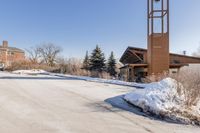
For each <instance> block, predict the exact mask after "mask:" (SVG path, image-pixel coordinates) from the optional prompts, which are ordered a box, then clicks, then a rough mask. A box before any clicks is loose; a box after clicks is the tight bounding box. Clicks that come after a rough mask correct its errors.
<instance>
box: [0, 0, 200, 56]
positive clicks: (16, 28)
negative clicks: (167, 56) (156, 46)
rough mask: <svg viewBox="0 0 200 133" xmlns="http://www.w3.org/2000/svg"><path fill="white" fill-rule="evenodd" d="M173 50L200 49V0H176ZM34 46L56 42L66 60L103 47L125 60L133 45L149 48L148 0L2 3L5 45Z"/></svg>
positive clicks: (5, 0)
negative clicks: (126, 53)
mask: <svg viewBox="0 0 200 133" xmlns="http://www.w3.org/2000/svg"><path fill="white" fill-rule="evenodd" d="M170 13H171V14H170V49H171V51H172V52H178V53H179V52H181V51H183V50H186V51H188V54H190V53H192V52H193V51H195V50H196V49H197V47H198V46H199V45H200V0H171V1H170ZM2 40H8V41H9V43H10V44H11V45H12V46H16V47H20V48H29V47H31V46H34V45H38V44H41V43H44V42H52V43H55V44H56V45H60V46H61V47H62V48H63V53H62V54H63V55H64V56H66V57H82V56H84V55H85V52H86V50H89V52H90V51H91V50H92V49H93V48H94V47H95V45H96V44H99V45H100V47H101V48H102V49H103V50H104V51H105V54H106V56H108V55H109V54H110V51H114V52H115V55H116V57H117V58H119V57H120V56H121V55H122V53H123V52H124V50H125V49H126V48H127V46H135V47H142V48H146V0H1V1H0V41H2Z"/></svg>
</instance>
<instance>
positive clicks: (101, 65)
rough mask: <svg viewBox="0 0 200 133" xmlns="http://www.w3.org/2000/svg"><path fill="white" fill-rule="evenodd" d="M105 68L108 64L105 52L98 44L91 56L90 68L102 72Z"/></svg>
mask: <svg viewBox="0 0 200 133" xmlns="http://www.w3.org/2000/svg"><path fill="white" fill-rule="evenodd" d="M105 68H106V64H105V56H104V53H103V52H102V51H101V49H100V48H99V46H98V45H97V46H96V48H95V49H94V50H93V52H92V54H91V57H90V70H92V71H98V72H102V71H104V70H105Z"/></svg>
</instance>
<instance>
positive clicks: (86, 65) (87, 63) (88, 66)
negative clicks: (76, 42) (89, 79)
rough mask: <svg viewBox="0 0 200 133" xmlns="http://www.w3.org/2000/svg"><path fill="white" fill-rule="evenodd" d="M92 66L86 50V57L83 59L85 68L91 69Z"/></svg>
mask: <svg viewBox="0 0 200 133" xmlns="http://www.w3.org/2000/svg"><path fill="white" fill-rule="evenodd" d="M89 68H90V59H89V56H88V51H87V52H86V55H85V59H84V61H83V69H86V70H89Z"/></svg>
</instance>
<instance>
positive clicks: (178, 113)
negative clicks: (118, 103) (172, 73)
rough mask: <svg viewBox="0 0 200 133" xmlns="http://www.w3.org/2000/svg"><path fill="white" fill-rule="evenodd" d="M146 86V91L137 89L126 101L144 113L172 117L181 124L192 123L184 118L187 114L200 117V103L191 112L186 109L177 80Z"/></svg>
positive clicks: (129, 94) (127, 96)
mask: <svg viewBox="0 0 200 133" xmlns="http://www.w3.org/2000/svg"><path fill="white" fill-rule="evenodd" d="M144 86H145V88H144V89H136V90H134V91H133V92H131V93H128V94H126V95H125V96H124V99H125V100H126V101H127V102H129V103H131V104H133V105H135V106H137V107H140V108H142V109H143V111H144V112H150V113H153V114H156V115H158V116H164V117H168V118H169V117H170V118H171V119H173V120H180V121H181V122H186V120H187V122H186V123H188V122H190V121H188V120H189V118H188V117H185V116H182V114H184V113H185V112H188V113H189V115H190V114H191V115H193V116H195V117H197V118H198V117H200V103H199V105H198V106H193V107H192V108H191V110H190V111H189V110H187V108H185V107H184V103H185V101H184V95H183V93H182V92H179V91H180V90H178V89H179V87H182V86H181V84H180V83H178V82H177V81H176V80H174V79H171V78H166V79H164V80H162V81H160V82H154V83H150V84H145V85H144ZM178 92H179V93H178Z"/></svg>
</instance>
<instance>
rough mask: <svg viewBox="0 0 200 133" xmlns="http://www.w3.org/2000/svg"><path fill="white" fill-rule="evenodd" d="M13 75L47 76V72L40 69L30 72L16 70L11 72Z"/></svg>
mask: <svg viewBox="0 0 200 133" xmlns="http://www.w3.org/2000/svg"><path fill="white" fill-rule="evenodd" d="M12 73H14V74H29V75H37V74H49V73H48V72H46V71H44V70H40V69H32V70H16V71H13V72H12Z"/></svg>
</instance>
